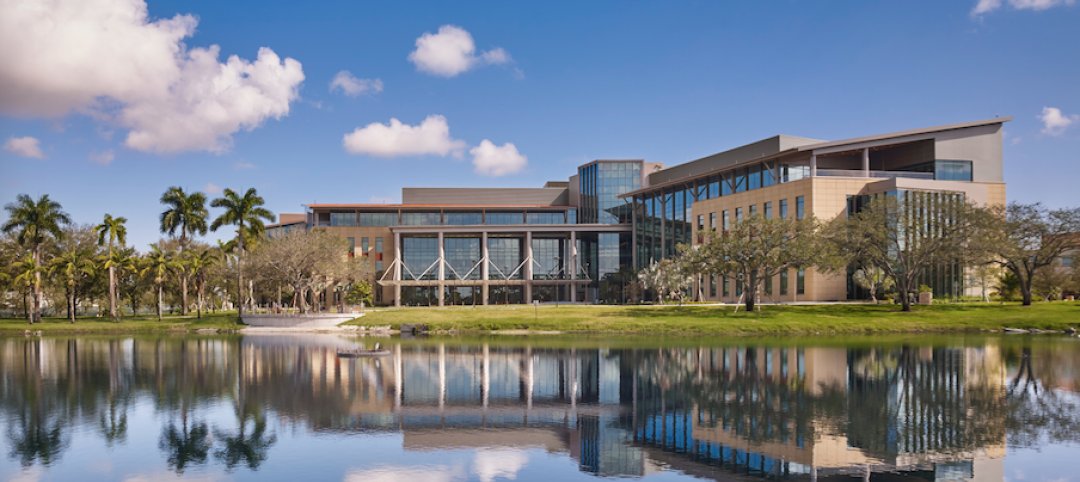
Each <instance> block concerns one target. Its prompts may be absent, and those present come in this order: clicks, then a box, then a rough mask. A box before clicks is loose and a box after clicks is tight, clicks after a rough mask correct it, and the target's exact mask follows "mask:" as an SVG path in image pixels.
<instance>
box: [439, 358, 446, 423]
mask: <svg viewBox="0 0 1080 482" xmlns="http://www.w3.org/2000/svg"><path fill="white" fill-rule="evenodd" d="M445 407H446V344H444V343H439V411H440V412H441V411H443V408H445Z"/></svg>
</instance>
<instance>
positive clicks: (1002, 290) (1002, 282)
mask: <svg viewBox="0 0 1080 482" xmlns="http://www.w3.org/2000/svg"><path fill="white" fill-rule="evenodd" d="M997 290H998V296H1000V297H1001V298H1002V299H1008V298H1015V297H1016V293H1017V292H1019V291H1020V278H1017V277H1016V275H1015V274H1012V273H1005V274H1003V275H1001V276H1000V277H998V280H997Z"/></svg>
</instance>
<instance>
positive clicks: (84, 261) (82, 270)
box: [49, 249, 95, 324]
mask: <svg viewBox="0 0 1080 482" xmlns="http://www.w3.org/2000/svg"><path fill="white" fill-rule="evenodd" d="M93 256H94V253H93V252H92V251H90V250H88V249H75V250H71V251H68V252H66V253H63V254H61V255H60V256H57V257H55V258H53V260H52V262H51V263H49V272H50V273H57V274H59V275H60V276H61V278H62V279H63V280H64V284H65V285H67V295H68V318H69V319H70V320H71V323H73V324H74V323H75V294H76V293H77V291H78V289H79V282H81V281H82V280H83V278H85V277H87V276H91V275H93V274H94V268H95V266H94V257H93Z"/></svg>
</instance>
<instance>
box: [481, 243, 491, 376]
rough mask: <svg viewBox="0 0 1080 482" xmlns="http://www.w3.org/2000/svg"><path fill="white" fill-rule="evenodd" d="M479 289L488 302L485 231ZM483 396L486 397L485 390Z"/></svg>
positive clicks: (484, 301) (487, 265)
mask: <svg viewBox="0 0 1080 482" xmlns="http://www.w3.org/2000/svg"><path fill="white" fill-rule="evenodd" d="M480 259H481V262H480V290H481V291H482V292H483V298H482V299H483V303H484V304H485V305H486V304H488V278H489V277H490V276H489V274H490V271H488V270H489V269H490V268H489V266H490V264H491V261H490V260H489V259H488V236H487V231H485V232H483V233H480ZM484 396H485V397H487V395H486V392H485V395H484Z"/></svg>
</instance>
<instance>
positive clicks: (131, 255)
mask: <svg viewBox="0 0 1080 482" xmlns="http://www.w3.org/2000/svg"><path fill="white" fill-rule="evenodd" d="M98 262H100V263H101V266H102V267H103V268H106V269H108V270H109V282H110V283H111V282H112V281H113V280H114V279H115V278H113V275H114V274H116V275H119V276H124V275H125V274H127V273H137V272H138V271H139V267H138V263H139V255H138V254H136V253H135V248H122V249H115V248H114V249H111V250H110V251H109V253H108V254H106V255H104V256H101V257H100V258H99V259H98ZM110 288H112V285H111V284H110ZM110 291H112V290H111V289H110ZM113 296H116V297H117V298H119V293H115V292H114V294H113ZM117 304H119V303H117ZM132 314H134V312H132ZM112 315H113V319H114V320H115V321H116V322H117V323H120V310H119V309H116V310H115V311H113V313H112Z"/></svg>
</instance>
